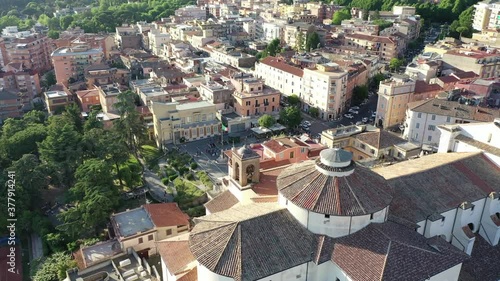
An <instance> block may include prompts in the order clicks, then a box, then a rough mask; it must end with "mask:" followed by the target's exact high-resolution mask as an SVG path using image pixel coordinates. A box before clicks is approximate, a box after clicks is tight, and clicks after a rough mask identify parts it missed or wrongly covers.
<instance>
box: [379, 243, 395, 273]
mask: <svg viewBox="0 0 500 281" xmlns="http://www.w3.org/2000/svg"><path fill="white" fill-rule="evenodd" d="M387 238H389V237H387ZM391 246H392V240H391V239H390V238H389V245H387V251H386V252H385V258H384V265H383V266H382V272H380V279H379V280H380V281H382V279H383V278H384V271H385V266H386V265H387V257H388V256H389V252H390V251H391Z"/></svg>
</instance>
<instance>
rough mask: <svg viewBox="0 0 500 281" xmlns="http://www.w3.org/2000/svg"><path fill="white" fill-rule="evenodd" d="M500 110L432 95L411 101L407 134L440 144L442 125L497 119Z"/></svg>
mask: <svg viewBox="0 0 500 281" xmlns="http://www.w3.org/2000/svg"><path fill="white" fill-rule="evenodd" d="M498 117H500V110H498V109H496V110H495V109H490V108H481V107H477V106H469V105H464V104H460V103H459V102H456V101H447V100H440V99H429V100H425V101H420V102H415V103H412V104H409V105H408V110H407V114H406V120H405V130H404V132H403V137H404V138H406V139H408V140H410V141H412V142H414V143H418V144H421V145H422V144H426V145H430V146H432V147H436V148H437V147H438V146H439V138H440V135H441V131H440V130H438V129H437V126H440V125H451V124H466V123H475V122H493V120H494V119H495V118H498Z"/></svg>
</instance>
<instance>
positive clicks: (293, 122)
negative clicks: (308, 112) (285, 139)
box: [280, 106, 302, 128]
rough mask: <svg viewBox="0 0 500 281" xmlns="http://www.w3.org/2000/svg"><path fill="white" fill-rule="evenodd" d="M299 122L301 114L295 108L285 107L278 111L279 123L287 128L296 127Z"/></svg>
mask: <svg viewBox="0 0 500 281" xmlns="http://www.w3.org/2000/svg"><path fill="white" fill-rule="evenodd" d="M301 121H302V114H301V113H300V109H299V108H298V107H296V106H287V107H285V108H283V109H282V110H281V111H280V123H281V124H283V125H285V126H287V127H289V128H295V127H297V126H298V125H299V124H300V122H301Z"/></svg>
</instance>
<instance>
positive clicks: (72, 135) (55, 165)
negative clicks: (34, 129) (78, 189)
mask: <svg viewBox="0 0 500 281" xmlns="http://www.w3.org/2000/svg"><path fill="white" fill-rule="evenodd" d="M80 141H81V135H80V134H79V133H78V132H77V131H76V129H75V126H74V124H73V123H72V122H71V120H68V118H67V117H65V116H61V115H59V116H52V117H50V119H49V125H48V127H47V137H46V138H45V139H44V140H43V141H42V142H41V143H39V145H38V150H39V151H40V159H41V160H42V161H44V162H45V163H47V165H48V166H49V167H50V168H51V169H52V175H53V176H56V178H58V179H59V182H60V183H63V184H67V185H70V184H71V182H72V178H73V172H74V171H75V170H76V167H77V166H78V165H79V164H80V163H81V160H82V153H81V147H80Z"/></svg>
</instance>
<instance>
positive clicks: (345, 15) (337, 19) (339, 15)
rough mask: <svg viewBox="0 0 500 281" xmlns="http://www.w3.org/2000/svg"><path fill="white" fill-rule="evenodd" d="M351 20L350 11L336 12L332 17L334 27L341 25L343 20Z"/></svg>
mask: <svg viewBox="0 0 500 281" xmlns="http://www.w3.org/2000/svg"><path fill="white" fill-rule="evenodd" d="M350 18H351V12H350V11H349V10H348V9H342V10H339V11H336V12H335V13H334V14H333V17H332V24H333V25H340V24H341V23H342V21H343V20H348V19H350Z"/></svg>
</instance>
